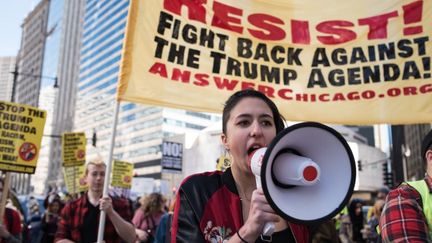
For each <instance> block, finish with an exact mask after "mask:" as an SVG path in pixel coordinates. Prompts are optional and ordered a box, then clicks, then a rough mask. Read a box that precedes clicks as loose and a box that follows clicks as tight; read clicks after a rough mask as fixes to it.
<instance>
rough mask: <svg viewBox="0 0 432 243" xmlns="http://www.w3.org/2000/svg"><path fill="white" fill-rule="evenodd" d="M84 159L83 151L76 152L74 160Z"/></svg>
mask: <svg viewBox="0 0 432 243" xmlns="http://www.w3.org/2000/svg"><path fill="white" fill-rule="evenodd" d="M84 157H85V151H84V150H82V149H80V150H78V151H77V152H76V158H77V159H84Z"/></svg>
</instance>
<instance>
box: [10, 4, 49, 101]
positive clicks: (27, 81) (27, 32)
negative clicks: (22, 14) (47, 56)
mask: <svg viewBox="0 0 432 243" xmlns="http://www.w3.org/2000/svg"><path fill="white" fill-rule="evenodd" d="M48 5H49V1H48V0H41V1H40V2H39V3H38V4H37V5H36V7H35V8H34V9H33V10H32V11H31V12H30V13H29V14H28V15H27V17H26V18H25V19H24V21H23V24H22V25H21V28H22V35H21V46H20V49H19V52H18V56H17V62H18V70H17V71H18V76H17V77H16V81H17V82H16V83H15V84H14V93H13V96H14V99H13V100H14V101H15V102H17V103H20V104H27V105H31V106H35V107H37V106H38V105H39V90H40V76H41V74H42V64H43V56H44V48H45V37H46V25H47V19H48Z"/></svg>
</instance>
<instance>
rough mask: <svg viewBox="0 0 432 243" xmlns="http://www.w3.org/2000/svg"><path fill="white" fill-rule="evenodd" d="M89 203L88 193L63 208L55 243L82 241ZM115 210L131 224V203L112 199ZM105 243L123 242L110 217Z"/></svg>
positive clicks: (106, 223)
mask: <svg viewBox="0 0 432 243" xmlns="http://www.w3.org/2000/svg"><path fill="white" fill-rule="evenodd" d="M87 202H88V196H87V193H86V194H85V195H83V196H82V197H80V198H79V199H77V200H75V201H73V202H70V203H68V204H66V206H65V207H64V208H63V210H62V212H61V216H60V220H59V223H58V228H57V232H56V235H55V240H54V242H57V241H58V240H61V239H69V240H72V241H75V242H80V241H81V232H80V226H81V225H82V224H83V220H84V218H85V215H86V213H87V211H88V207H87V206H86V205H87ZM112 202H113V207H114V210H115V211H116V212H117V213H118V214H119V215H120V216H121V217H122V218H123V219H124V220H126V221H127V222H131V219H132V212H131V208H130V206H129V202H128V201H127V200H126V199H120V198H112ZM103 239H104V241H105V242H106V243H119V242H121V238H120V236H119V235H118V234H117V232H116V230H115V228H114V225H113V224H112V223H111V221H110V219H109V217H108V216H107V217H106V221H105V231H104V237H103Z"/></svg>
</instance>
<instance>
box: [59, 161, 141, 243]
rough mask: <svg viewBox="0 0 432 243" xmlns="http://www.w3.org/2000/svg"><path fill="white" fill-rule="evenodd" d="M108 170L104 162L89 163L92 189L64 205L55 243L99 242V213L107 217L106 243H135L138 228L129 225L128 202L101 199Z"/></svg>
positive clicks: (88, 177)
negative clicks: (101, 212)
mask: <svg viewBox="0 0 432 243" xmlns="http://www.w3.org/2000/svg"><path fill="white" fill-rule="evenodd" d="M105 169H106V166H105V163H103V162H102V161H100V160H93V161H90V162H89V163H88V164H87V166H86V171H85V179H86V182H87V184H88V186H89V189H88V191H87V192H86V193H84V194H83V195H82V196H81V197H80V198H78V199H76V200H74V201H72V202H69V203H67V204H66V205H65V206H64V208H63V210H62V212H61V215H60V220H59V223H58V229H57V232H56V235H55V240H54V241H55V242H61V243H63V242H96V241H97V237H98V235H97V234H98V227H99V218H100V210H103V211H104V212H105V213H106V215H107V217H106V222H105V230H104V236H103V239H104V241H105V242H106V243H111V242H115V243H118V242H121V240H123V241H125V242H134V241H135V238H136V237H135V229H134V227H133V225H132V224H131V223H129V222H130V220H131V218H132V212H131V211H130V206H129V205H128V202H127V201H126V200H121V199H120V198H113V199H112V198H111V197H106V198H102V195H103V187H104V178H105Z"/></svg>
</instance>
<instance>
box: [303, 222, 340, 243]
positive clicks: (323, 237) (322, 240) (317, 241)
mask: <svg viewBox="0 0 432 243" xmlns="http://www.w3.org/2000/svg"><path fill="white" fill-rule="evenodd" d="M310 231H311V241H310V242H311V243H338V242H339V233H338V231H337V230H336V219H335V218H332V219H329V220H326V221H324V222H322V223H320V224H318V225H312V226H311V227H310Z"/></svg>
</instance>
